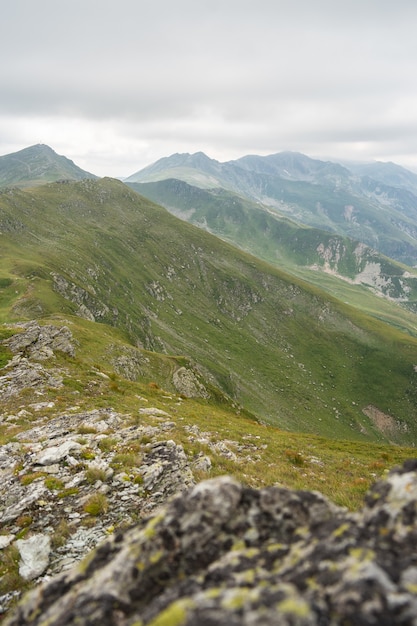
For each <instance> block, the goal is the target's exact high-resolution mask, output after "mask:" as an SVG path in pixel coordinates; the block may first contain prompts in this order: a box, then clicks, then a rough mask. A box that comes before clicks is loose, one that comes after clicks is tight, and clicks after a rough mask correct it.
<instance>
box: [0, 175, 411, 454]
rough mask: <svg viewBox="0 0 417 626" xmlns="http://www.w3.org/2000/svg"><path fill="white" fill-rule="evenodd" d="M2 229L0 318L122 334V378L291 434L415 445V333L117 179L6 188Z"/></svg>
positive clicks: (0, 208) (0, 200) (1, 197)
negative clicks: (96, 326)
mask: <svg viewBox="0 0 417 626" xmlns="http://www.w3.org/2000/svg"><path fill="white" fill-rule="evenodd" d="M0 231H1V233H2V234H1V241H2V260H1V275H0V285H1V286H2V288H1V300H0V314H1V315H2V317H3V319H8V320H10V319H23V320H24V319H33V318H42V319H49V318H52V319H53V318H54V316H56V315H57V313H59V315H60V316H64V317H65V316H69V315H76V316H80V317H81V318H83V319H85V320H89V321H90V322H100V323H101V324H105V325H110V326H112V327H115V328H118V329H119V330H120V331H121V332H122V333H124V336H125V337H126V339H128V340H129V342H130V343H131V351H130V352H129V351H123V350H122V351H121V352H120V351H119V350H118V348H117V347H114V348H108V350H109V352H110V353H111V352H112V351H114V357H113V359H114V362H115V363H117V364H118V365H117V367H118V371H119V373H121V374H123V375H125V376H127V377H130V378H131V379H135V377H139V376H140V377H141V378H143V379H145V380H146V379H147V380H149V381H152V380H155V382H156V383H158V385H160V386H163V387H164V388H165V389H166V390H167V392H174V391H178V389H181V390H184V389H185V390H187V389H188V390H190V389H192V390H193V391H192V393H193V394H194V393H195V394H197V395H199V396H200V397H201V398H202V399H206V400H209V401H211V402H215V403H218V402H223V403H226V404H227V405H229V406H230V405H231V404H233V405H234V406H235V409H236V410H237V411H240V412H242V413H243V414H245V413H246V414H248V413H250V414H252V415H256V416H257V417H258V419H260V420H261V421H263V422H264V423H269V424H274V425H277V426H279V427H281V428H283V429H285V430H291V431H304V432H310V433H317V434H321V435H326V434H327V435H329V436H332V437H339V438H341V437H342V438H343V437H344V438H351V439H369V440H377V441H397V442H404V443H406V442H411V441H414V439H415V436H416V434H417V419H416V418H417V399H416V393H415V385H416V382H415V377H416V376H417V374H416V372H415V367H414V366H415V364H416V363H417V340H416V339H415V338H414V337H413V336H411V335H410V334H407V333H405V332H402V331H400V330H397V329H395V328H393V327H392V326H389V325H387V324H385V323H383V322H381V321H378V320H376V319H372V318H370V317H369V316H366V315H364V314H363V313H361V312H359V311H358V310H356V309H354V308H352V307H348V306H347V305H345V304H343V303H342V302H340V301H337V300H335V299H333V298H331V297H329V296H328V295H326V294H325V293H324V292H323V291H321V290H320V289H318V288H317V287H312V286H309V285H308V284H307V283H306V282H304V281H301V280H299V279H297V278H295V277H294V276H291V275H289V274H288V273H285V272H283V271H280V270H279V269H278V268H276V267H273V266H271V265H269V264H266V263H265V262H262V261H259V260H258V259H256V258H255V257H253V256H250V255H248V254H247V253H244V252H242V251H239V250H237V249H236V248H235V247H233V246H230V245H228V244H227V243H225V242H223V241H221V240H220V239H218V238H216V237H214V236H212V235H211V234H209V233H207V232H205V231H203V230H201V229H198V228H196V227H194V226H192V225H189V224H187V223H185V222H183V221H181V220H179V219H177V218H175V217H174V216H172V215H170V214H169V213H168V212H167V211H166V210H164V209H162V208H161V207H159V206H158V205H155V204H153V203H151V202H150V201H149V200H146V199H145V198H144V197H142V196H139V195H138V194H136V193H135V192H133V191H132V190H130V189H129V188H128V187H127V186H126V185H125V184H123V183H121V182H120V181H115V180H111V179H102V180H98V181H93V180H84V181H80V182H60V183H54V184H49V185H45V186H39V187H37V188H32V189H30V190H18V189H7V190H4V191H3V192H2V193H1V194H0ZM97 358H99V357H97ZM98 364H99V361H98ZM182 392H183V391H182ZM188 393H189V391H187V394H188ZM384 420H385V421H384Z"/></svg>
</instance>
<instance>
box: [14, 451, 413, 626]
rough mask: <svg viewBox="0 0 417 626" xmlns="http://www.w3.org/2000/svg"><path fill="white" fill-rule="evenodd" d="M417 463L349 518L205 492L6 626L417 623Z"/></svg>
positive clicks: (246, 493)
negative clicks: (42, 625) (70, 625)
mask: <svg viewBox="0 0 417 626" xmlns="http://www.w3.org/2000/svg"><path fill="white" fill-rule="evenodd" d="M416 539H417V461H411V462H408V463H406V464H405V465H404V466H403V467H402V468H400V469H397V470H395V471H393V472H392V473H391V474H390V475H389V476H388V477H387V479H386V480H384V481H381V482H378V483H377V484H376V485H375V486H374V487H373V488H372V489H371V491H370V492H369V494H368V495H367V497H366V501H365V505H364V507H363V510H362V511H361V512H360V513H357V514H351V513H348V512H346V511H345V510H344V509H340V508H337V507H335V506H334V505H332V504H331V503H330V502H329V501H328V500H326V499H325V498H324V497H323V496H321V495H320V494H317V493H311V492H302V491H301V492H296V491H292V490H287V489H283V488H278V487H270V488H265V489H262V490H254V489H250V488H247V487H244V486H242V485H240V484H239V483H237V482H236V481H235V480H233V479H232V478H228V477H223V478H217V479H213V480H209V481H205V482H202V483H200V484H198V485H196V486H194V487H192V488H191V489H189V490H188V491H186V492H184V493H183V494H181V495H179V496H176V497H175V498H174V499H173V500H172V501H171V502H170V503H168V504H167V505H166V506H165V507H163V508H161V509H159V510H158V512H157V514H156V515H154V516H153V517H150V518H148V519H147V520H144V521H142V522H141V523H139V524H138V525H137V526H136V527H134V528H132V529H130V530H128V531H126V532H125V533H124V534H122V533H118V534H116V535H115V536H113V537H111V538H109V539H107V540H106V541H105V542H104V543H102V544H101V545H100V546H99V547H98V548H97V549H96V550H95V552H93V553H92V554H91V555H90V556H89V557H88V558H87V560H86V561H84V562H83V563H82V564H81V565H79V566H77V567H76V568H75V569H73V570H71V571H67V572H64V573H63V574H61V575H60V576H59V577H57V578H54V579H53V580H51V581H50V582H48V583H46V584H45V585H44V586H42V587H39V588H37V589H36V590H34V591H32V592H30V593H29V595H28V596H27V597H26V598H25V599H24V601H23V603H22V604H21V605H20V606H19V607H18V608H17V609H16V610H15V612H14V614H13V615H12V616H10V617H9V619H8V620H7V621H6V624H7V626H18V625H20V626H22V625H25V624H27V625H29V624H33V625H35V624H36V625H39V626H40V625H41V624H48V625H49V626H53V625H55V626H58V625H59V626H63V625H66V624H78V625H85V626H87V624H88V626H95V625H97V626H99V625H100V626H102V625H108V626H110V625H111V626H116V625H117V626H133V625H135V626H137V625H138V624H142V625H144V624H152V625H153V626H157V625H158V626H159V625H161V624H170V625H171V624H172V625H173V626H174V625H176V624H185V625H188V626H191V625H197V624H199V625H200V624H204V625H213V626H214V625H216V626H219V625H220V626H221V625H223V624H224V625H226V624H227V626H238V625H239V626H240V625H242V624H243V625H247V626H252V625H258V624H259V625H262V626H265V625H269V624H271V625H276V624H283V625H284V626H285V625H288V626H289V625H292V626H294V625H299V626H307V625H309V626H310V625H311V626H312V625H320V626H324V625H336V624H343V625H348V624H351V625H362V626H364V625H367V624H369V625H371V624H372V625H375V624H378V625H382V624H387V625H388V624H403V625H407V626H411V625H413V626H415V625H416V624H417V541H416Z"/></svg>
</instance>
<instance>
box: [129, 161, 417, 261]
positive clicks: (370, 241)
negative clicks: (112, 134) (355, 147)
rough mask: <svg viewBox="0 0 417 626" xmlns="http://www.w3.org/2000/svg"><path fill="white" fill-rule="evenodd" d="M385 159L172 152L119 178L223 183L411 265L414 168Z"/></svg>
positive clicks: (415, 251) (415, 235)
mask: <svg viewBox="0 0 417 626" xmlns="http://www.w3.org/2000/svg"><path fill="white" fill-rule="evenodd" d="M385 165H386V167H380V166H378V167H372V168H364V169H362V170H361V169H357V168H354V169H355V171H350V170H349V169H347V168H346V167H343V166H341V165H339V164H337V163H332V162H324V161H319V160H317V159H311V158H309V157H307V156H305V155H303V154H298V153H291V152H283V153H278V154H272V155H269V156H265V157H260V156H255V155H253V156H246V157H242V158H241V159H237V160H236V161H228V162H226V163H219V162H218V161H215V160H212V159H209V158H208V157H207V156H206V155H204V154H202V153H196V154H191V155H190V154H175V155H172V156H171V157H165V158H163V159H160V160H159V161H157V162H156V163H154V164H152V165H150V166H148V167H146V168H144V169H143V170H141V171H139V172H136V173H135V174H133V175H132V176H129V177H128V178H127V179H126V181H125V182H127V183H129V184H130V183H147V182H157V181H164V180H168V179H173V178H175V179H179V180H182V181H184V182H186V183H188V184H190V185H193V186H196V187H200V188H202V189H217V188H222V189H225V190H228V191H232V192H234V193H237V194H239V195H240V196H244V197H245V198H247V199H249V200H251V201H255V202H261V203H263V204H264V205H266V206H269V207H270V209H271V210H273V211H277V212H278V213H279V214H281V215H286V216H287V217H289V218H290V219H292V220H295V221H297V222H299V223H302V224H306V225H308V226H313V227H314V228H317V229H321V230H327V231H329V232H331V233H336V234H338V235H340V236H343V237H351V238H353V239H355V240H358V241H360V242H362V243H364V244H366V245H368V246H371V247H372V248H375V249H376V250H378V251H379V252H381V253H382V254H384V255H386V256H388V257H390V258H393V259H396V260H397V261H400V262H402V263H405V264H407V265H411V266H414V265H415V264H416V262H417V243H416V241H417V222H416V220H417V197H416V195H415V194H414V193H413V190H414V185H417V183H416V180H417V179H416V175H414V174H412V173H411V172H407V170H402V168H398V166H397V167H395V166H394V164H385ZM398 170H400V173H401V175H399V173H398ZM368 174H369V175H368ZM372 175H374V176H375V177H376V178H375V179H374V178H372V177H371V176H372ZM384 180H385V182H384ZM395 184H396V185H397V186H395Z"/></svg>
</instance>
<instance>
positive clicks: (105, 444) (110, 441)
mask: <svg viewBox="0 0 417 626" xmlns="http://www.w3.org/2000/svg"><path fill="white" fill-rule="evenodd" d="M116 445H117V439H115V438H114V437H106V438H105V439H101V440H100V441H99V444H98V447H99V448H100V450H101V451H102V452H110V451H111V450H113V449H114V448H115V447H116Z"/></svg>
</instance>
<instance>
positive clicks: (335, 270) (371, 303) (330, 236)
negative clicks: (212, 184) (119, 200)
mask: <svg viewBox="0 0 417 626" xmlns="http://www.w3.org/2000/svg"><path fill="white" fill-rule="evenodd" d="M129 186H130V187H132V189H135V190H136V191H138V192H139V193H142V194H143V195H144V196H146V197H147V198H150V199H151V200H153V201H155V202H158V203H159V204H162V205H163V206H165V207H166V208H167V209H168V210H169V211H170V212H171V213H173V214H174V215H176V216H178V217H180V218H182V219H184V220H186V221H188V222H190V223H192V224H195V225H196V226H199V227H200V228H203V229H205V230H208V231H209V232H211V233H213V234H215V235H217V236H219V237H221V238H222V239H224V240H226V241H229V242H231V243H233V244H235V245H237V246H238V247H240V248H242V249H243V250H246V251H248V252H250V253H252V254H254V255H255V256H257V257H259V258H261V259H263V260H265V261H268V262H270V263H272V264H274V265H276V266H277V267H279V268H281V269H285V270H286V271H288V272H290V273H291V274H295V275H296V276H298V277H300V278H303V279H304V280H306V281H307V282H310V283H312V284H315V285H317V286H319V287H321V288H323V289H325V290H326V291H328V293H330V294H331V295H335V296H336V297H337V298H338V299H341V300H342V301H344V302H348V303H350V304H352V305H353V306H355V307H358V308H359V309H361V310H364V311H366V312H367V313H370V314H372V315H374V316H376V317H378V318H380V319H384V320H385V321H388V322H390V323H394V324H395V325H396V326H400V327H403V328H405V329H407V330H408V332H411V333H412V334H415V333H416V318H415V315H414V314H410V313H409V311H411V312H412V313H414V312H415V311H416V310H417V304H416V296H417V293H416V287H417V274H416V272H415V270H413V269H412V268H410V267H407V266H404V265H401V264H400V263H398V262H396V261H394V260H392V259H389V258H387V257H385V256H384V255H382V254H380V253H378V252H377V251H376V250H374V249H372V248H369V247H368V246H365V245H363V244H361V243H360V242H358V241H355V240H353V239H350V238H348V237H342V236H340V235H337V234H334V233H329V232H327V231H324V230H320V229H317V228H312V227H307V226H304V225H302V224H299V223H296V222H294V221H292V220H290V219H288V218H287V217H284V216H282V215H279V214H277V213H275V212H273V211H271V210H270V209H268V207H266V206H263V205H261V204H260V203H254V202H252V201H250V200H247V199H246V198H243V197H241V196H238V195H237V194H234V193H231V192H229V191H226V190H225V189H211V190H208V189H200V188H198V187H194V186H192V185H188V184H187V183H185V182H183V181H180V180H173V179H169V180H163V181H159V182H155V183H129ZM394 303H397V304H399V305H400V307H399V306H396V305H395V304H394Z"/></svg>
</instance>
